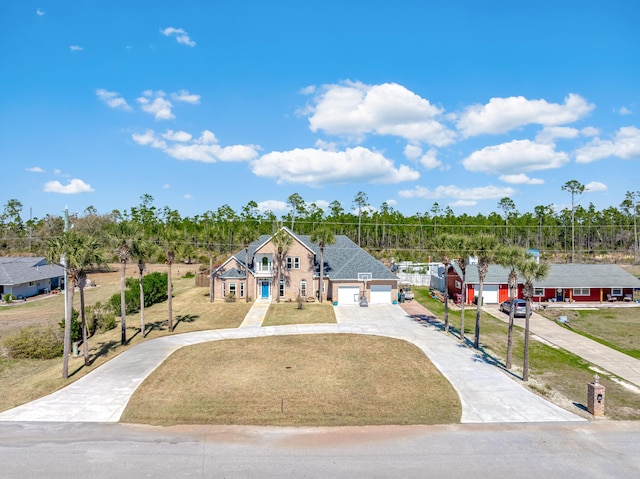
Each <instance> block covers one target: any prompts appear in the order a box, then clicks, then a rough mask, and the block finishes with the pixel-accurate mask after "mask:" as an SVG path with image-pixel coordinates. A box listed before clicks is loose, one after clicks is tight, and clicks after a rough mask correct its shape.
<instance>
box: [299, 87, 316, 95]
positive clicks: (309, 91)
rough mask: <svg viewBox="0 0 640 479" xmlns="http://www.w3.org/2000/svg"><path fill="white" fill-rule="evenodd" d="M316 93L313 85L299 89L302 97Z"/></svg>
mask: <svg viewBox="0 0 640 479" xmlns="http://www.w3.org/2000/svg"><path fill="white" fill-rule="evenodd" d="M315 92H316V86H315V85H309V86H306V87H304V88H301V89H300V94H302V95H313V94H314V93H315Z"/></svg>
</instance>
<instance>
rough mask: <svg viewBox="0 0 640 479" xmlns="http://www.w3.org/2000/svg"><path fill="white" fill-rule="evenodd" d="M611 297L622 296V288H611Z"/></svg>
mask: <svg viewBox="0 0 640 479" xmlns="http://www.w3.org/2000/svg"><path fill="white" fill-rule="evenodd" d="M611 296H622V288H611Z"/></svg>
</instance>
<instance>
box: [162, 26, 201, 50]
mask: <svg viewBox="0 0 640 479" xmlns="http://www.w3.org/2000/svg"><path fill="white" fill-rule="evenodd" d="M160 33H162V34H163V35H164V36H165V37H170V36H172V35H173V36H174V37H175V39H176V41H177V42H178V43H182V44H183V45H188V46H190V47H195V46H196V42H194V41H193V40H191V38H189V34H188V33H187V32H185V31H184V30H183V29H182V28H173V27H167V28H165V29H163V30H160Z"/></svg>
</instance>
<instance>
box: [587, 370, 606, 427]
mask: <svg viewBox="0 0 640 479" xmlns="http://www.w3.org/2000/svg"><path fill="white" fill-rule="evenodd" d="M599 379H600V378H599V377H598V375H597V374H596V375H595V377H594V378H593V382H591V383H589V384H588V385H587V395H588V398H587V400H588V403H587V410H588V411H589V412H590V413H591V414H593V416H594V417H599V416H604V392H605V387H604V386H603V385H602V384H600V383H599V382H598V380H599Z"/></svg>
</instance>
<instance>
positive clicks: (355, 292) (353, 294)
mask: <svg viewBox="0 0 640 479" xmlns="http://www.w3.org/2000/svg"><path fill="white" fill-rule="evenodd" d="M359 296H360V288H359V287H358V286H338V305H341V304H358V298H359Z"/></svg>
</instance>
